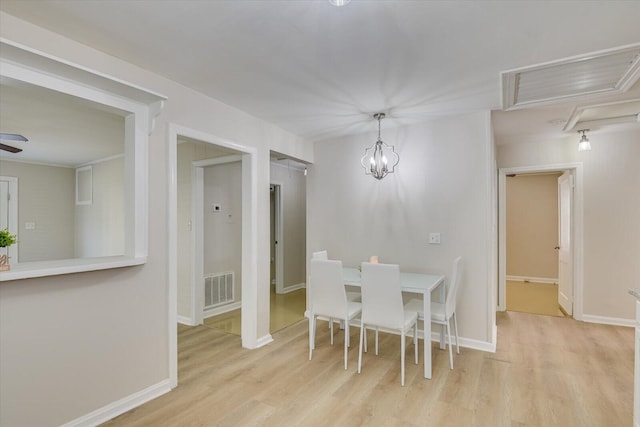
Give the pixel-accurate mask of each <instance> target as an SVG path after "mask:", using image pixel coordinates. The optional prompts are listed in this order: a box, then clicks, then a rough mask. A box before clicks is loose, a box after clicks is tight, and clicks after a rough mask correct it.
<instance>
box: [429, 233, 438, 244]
mask: <svg viewBox="0 0 640 427" xmlns="http://www.w3.org/2000/svg"><path fill="white" fill-rule="evenodd" d="M429 244H430V245H439V244H440V233H429Z"/></svg>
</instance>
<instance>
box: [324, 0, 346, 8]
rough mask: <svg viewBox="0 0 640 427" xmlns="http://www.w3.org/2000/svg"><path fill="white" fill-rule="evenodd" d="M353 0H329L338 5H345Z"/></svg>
mask: <svg viewBox="0 0 640 427" xmlns="http://www.w3.org/2000/svg"><path fill="white" fill-rule="evenodd" d="M350 1H351V0H329V3H331V4H332V5H334V6H336V7H340V6H344V5H346V4H347V3H349V2H350Z"/></svg>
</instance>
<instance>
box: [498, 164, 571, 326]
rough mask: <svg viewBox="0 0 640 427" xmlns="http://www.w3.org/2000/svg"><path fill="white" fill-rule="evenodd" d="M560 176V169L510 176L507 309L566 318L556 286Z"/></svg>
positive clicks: (507, 202)
mask: <svg viewBox="0 0 640 427" xmlns="http://www.w3.org/2000/svg"><path fill="white" fill-rule="evenodd" d="M561 176H563V173H562V172H559V171H548V172H532V173H522V174H508V175H507V182H506V205H507V208H506V221H507V227H506V241H507V244H506V250H507V259H506V263H507V286H506V309H507V310H508V311H518V312H524V313H531V314H544V315H549V316H559V317H564V315H565V314H564V313H563V311H562V310H561V308H560V305H559V287H558V284H559V282H560V281H559V278H558V277H559V275H558V271H559V251H558V249H559V244H558V241H559V217H560V215H559V198H558V195H559V191H558V190H559V186H558V179H559V178H560V177H561ZM565 279H566V277H565Z"/></svg>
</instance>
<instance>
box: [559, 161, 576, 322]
mask: <svg viewBox="0 0 640 427" xmlns="http://www.w3.org/2000/svg"><path fill="white" fill-rule="evenodd" d="M572 201H573V176H572V175H571V173H570V172H565V173H564V174H562V175H561V176H560V177H558V216H559V218H558V247H559V248H558V304H560V307H562V309H563V310H564V311H565V312H566V313H567V314H568V315H570V316H571V315H573V262H572V261H571V258H572V248H571V210H572V209H571V207H572V206H571V204H572Z"/></svg>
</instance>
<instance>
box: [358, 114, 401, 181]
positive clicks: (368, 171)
mask: <svg viewBox="0 0 640 427" xmlns="http://www.w3.org/2000/svg"><path fill="white" fill-rule="evenodd" d="M373 118H374V119H376V120H378V140H377V141H376V142H375V143H374V144H373V145H372V146H371V147H369V148H367V149H365V150H364V156H363V157H362V159H360V164H361V165H362V167H363V168H364V173H365V175H371V176H373V177H374V178H375V179H382V178H384V177H385V176H387V174H390V173H393V172H394V168H395V167H396V165H397V164H398V162H399V161H400V156H398V153H396V152H395V151H394V149H393V146H391V145H387V144H386V143H384V142H383V141H382V138H380V121H381V120H382V119H384V118H385V114H384V113H376V114H374V115H373ZM388 155H391V156H392V157H393V158H392V159H391V162H389V159H388V158H387V156H388ZM389 165H391V166H389Z"/></svg>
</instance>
